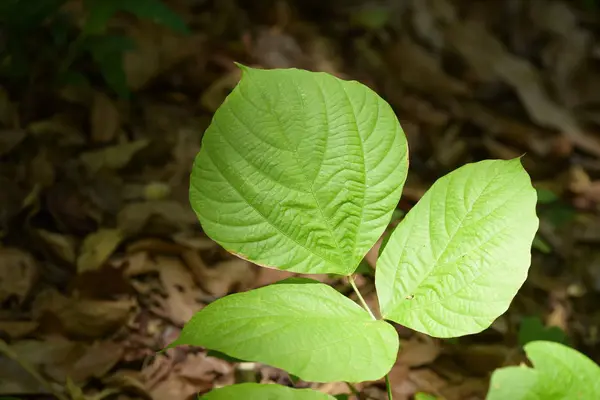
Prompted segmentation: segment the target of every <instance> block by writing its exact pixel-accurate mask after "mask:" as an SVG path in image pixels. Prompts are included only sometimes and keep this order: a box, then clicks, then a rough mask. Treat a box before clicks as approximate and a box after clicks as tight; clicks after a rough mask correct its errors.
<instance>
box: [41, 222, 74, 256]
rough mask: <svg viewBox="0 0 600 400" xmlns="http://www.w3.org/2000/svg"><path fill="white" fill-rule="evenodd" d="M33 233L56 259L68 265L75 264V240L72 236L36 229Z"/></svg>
mask: <svg viewBox="0 0 600 400" xmlns="http://www.w3.org/2000/svg"><path fill="white" fill-rule="evenodd" d="M35 233H36V234H37V235H38V236H39V237H40V238H41V239H42V240H43V241H44V243H45V244H46V245H47V246H48V248H49V250H50V251H51V252H52V253H53V254H54V255H55V256H57V257H58V258H60V259H61V260H63V261H66V262H68V263H69V264H75V260H76V258H77V256H76V254H75V239H74V238H73V237H72V236H68V235H62V234H60V233H56V232H50V231H47V230H45V229H36V230H35Z"/></svg>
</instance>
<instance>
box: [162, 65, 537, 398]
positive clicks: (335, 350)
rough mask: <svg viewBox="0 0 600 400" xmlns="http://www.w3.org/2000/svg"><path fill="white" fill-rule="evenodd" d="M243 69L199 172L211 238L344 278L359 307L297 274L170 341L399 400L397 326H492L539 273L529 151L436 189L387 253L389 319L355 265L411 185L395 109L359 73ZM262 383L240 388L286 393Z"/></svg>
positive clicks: (462, 173) (296, 268)
mask: <svg viewBox="0 0 600 400" xmlns="http://www.w3.org/2000/svg"><path fill="white" fill-rule="evenodd" d="M240 68H241V69H242V71H243V74H242V79H241V81H240V82H239V84H238V85H237V86H236V88H235V89H234V90H233V92H232V93H231V94H230V95H229V96H228V97H227V99H226V100H225V101H224V103H223V104H222V105H221V106H220V108H219V109H218V110H217V112H216V114H215V116H214V118H213V120H212V122H211V124H210V126H209V128H208V129H207V131H206V132H205V134H204V137H203V139H202V148H201V150H200V153H199V154H198V156H197V158H196V161H195V164H194V167H193V171H192V176H191V184H190V201H191V204H192V207H193V209H194V210H195V212H196V213H197V215H198V218H199V220H200V223H201V225H202V227H203V229H204V231H205V233H206V234H207V235H209V236H210V237H211V238H212V239H214V240H215V241H216V242H218V243H219V244H221V245H222V246H223V247H224V248H225V249H227V250H228V251H230V252H232V253H233V254H236V255H238V256H239V257H242V258H246V259H249V260H251V261H252V262H255V263H257V264H259V265H262V266H265V267H271V268H278V269H282V270H288V271H293V272H297V273H319V274H337V275H342V276H345V277H347V279H348V281H349V284H350V285H351V286H352V288H353V289H354V291H355V292H356V295H357V297H358V299H359V301H360V303H361V304H362V306H363V307H362V308H361V307H360V306H359V305H358V304H357V303H355V302H353V301H351V300H350V299H348V298H347V297H345V296H344V295H342V294H341V293H339V292H337V291H336V290H334V289H333V288H331V287H330V286H328V285H325V284H323V283H319V282H316V281H313V280H310V279H303V278H293V279H287V280H284V281H282V282H278V283H276V284H273V285H270V286H266V287H263V288H259V289H255V290H251V291H248V292H245V293H238V294H233V295H229V296H226V297H224V298H221V299H219V300H217V301H215V302H213V303H211V304H209V305H208V306H207V307H206V308H204V309H203V310H202V311H200V312H199V313H197V314H196V315H194V317H193V318H192V319H191V320H190V321H189V322H188V323H187V324H186V326H185V327H184V328H183V330H182V332H181V335H180V336H179V338H178V339H177V340H176V341H175V342H173V343H172V344H170V345H169V347H174V346H178V345H185V344H188V345H194V346H203V347H206V348H208V349H213V350H216V351H218V352H221V353H224V354H227V355H228V356H230V357H234V358H237V359H242V360H248V361H254V362H261V363H265V364H270V365H272V366H275V367H278V368H282V369H284V370H286V371H288V372H289V373H290V374H293V375H295V376H297V377H299V378H300V379H303V380H306V381H314V382H330V381H347V382H360V381H365V380H377V379H380V378H382V377H384V376H385V377H386V383H387V387H388V395H389V397H390V398H391V388H390V385H389V382H388V379H387V376H386V374H387V373H388V372H389V370H390V369H391V367H392V366H393V364H394V362H395V360H396V357H397V353H398V349H399V340H398V336H397V334H396V330H395V328H394V327H393V326H392V325H391V324H390V323H388V322H386V321H385V320H389V321H393V322H396V323H398V324H402V325H404V326H407V327H409V328H412V329H414V330H417V331H419V332H423V333H426V334H429V335H432V336H436V337H441V338H449V337H457V336H463V335H468V334H474V333H477V332H480V331H482V330H484V329H486V328H487V327H489V326H490V324H491V323H492V322H493V321H494V319H496V318H497V317H498V316H500V315H501V314H502V313H504V312H505V311H506V310H507V308H508V306H509V304H510V302H511V301H512V299H513V297H514V296H515V294H516V293H517V291H518V289H519V288H520V287H521V285H522V284H523V282H524V281H525V278H526V276H527V271H528V268H529V265H530V259H531V244H532V241H533V238H534V235H535V232H536V231H537V228H538V218H537V216H536V213H535V206H536V198H537V197H536V191H535V190H534V189H533V187H532V186H531V181H530V178H529V176H528V174H527V173H526V172H525V170H524V169H523V167H522V166H521V163H520V160H519V159H513V160H508V161H503V160H486V161H481V162H477V163H473V164H468V165H465V166H463V167H461V168H459V169H457V170H456V171H453V172H451V173H450V174H448V175H446V176H444V177H442V178H440V179H439V180H438V181H437V182H435V183H434V185H433V186H432V187H431V188H430V189H429V191H428V192H427V193H426V194H425V195H424V196H423V198H422V199H421V200H420V201H419V202H418V204H417V205H416V206H415V207H414V208H413V209H412V210H411V211H410V212H408V213H407V215H406V216H405V217H404V219H403V220H402V222H401V223H400V224H399V225H398V226H397V227H396V228H395V230H394V231H393V233H392V234H391V235H390V236H389V238H388V240H387V242H386V244H385V245H384V246H383V249H382V251H381V254H380V257H379V260H378V262H377V269H376V273H375V285H376V289H377V295H378V298H379V309H380V312H381V317H379V316H377V315H375V313H373V312H372V311H371V310H370V309H369V307H368V306H367V303H366V302H365V300H364V299H363V297H362V295H361V293H360V292H359V291H358V289H357V287H356V284H355V282H354V278H353V276H352V274H353V273H354V272H355V270H356V269H357V267H358V265H359V264H360V262H361V260H362V259H363V257H364V255H365V254H366V253H367V251H368V250H369V249H370V248H371V247H372V246H373V245H374V244H375V242H376V241H377V240H378V238H379V237H380V236H381V235H382V233H383V232H384V230H385V229H386V227H387V226H388V223H389V222H390V219H391V218H392V216H393V213H394V210H395V208H396V206H397V204H398V201H399V198H400V195H401V193H402V188H403V185H404V181H405V179H406V175H407V171H408V149H407V142H406V138H405V136H404V133H403V131H402V129H401V127H400V124H399V122H398V120H397V118H396V116H395V114H394V112H393V111H392V109H391V107H390V106H389V105H388V104H387V103H386V102H385V101H384V100H383V99H381V98H380V97H379V96H378V95H377V94H376V93H375V92H373V91H372V90H370V89H369V88H367V87H366V86H364V85H362V84H360V83H358V82H354V81H344V80H341V79H338V78H335V77H333V76H331V75H328V74H325V73H315V72H308V71H303V70H297V69H284V70H259V69H252V68H248V67H245V66H241V65H240ZM246 388H248V386H234V387H232V388H227V389H219V390H217V391H216V392H215V393H219V392H220V391H231V393H236V394H237V393H242V391H245V390H246ZM252 390H253V392H252V394H250V392H247V393H246V392H244V393H246V394H244V396H241V395H239V397H240V398H242V397H243V398H261V399H264V398H270V397H269V395H268V394H264V395H263V394H260V395H259V394H258V393H259V392H260V391H263V390H264V391H265V392H264V393H270V392H271V391H282V393H283V390H284V389H281V388H277V389H275V388H274V387H273V386H252ZM286 390H287V391H286V393H292V392H290V391H289V390H288V389H286ZM290 390H291V389H290ZM220 393H223V392H220ZM227 393H230V392H227ZM260 393H262V392H260ZM293 393H294V394H293V395H292V394H290V396H298V398H304V397H300V396H312V397H311V398H320V397H322V394H319V393H317V392H302V394H299V393H298V394H296V393H297V392H293ZM308 393H311V394H310V395H309V394H308ZM211 396H218V394H214V395H212V394H209V395H207V397H206V398H208V399H211V398H213V397H211ZM214 398H220V397H214ZM223 398H225V397H223ZM277 398H283V397H277ZM290 398H296V397H290ZM307 398H308V397H307Z"/></svg>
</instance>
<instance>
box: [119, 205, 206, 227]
mask: <svg viewBox="0 0 600 400" xmlns="http://www.w3.org/2000/svg"><path fill="white" fill-rule="evenodd" d="M152 217H160V218H161V219H162V220H164V221H166V222H167V223H168V224H169V225H172V226H173V227H174V228H177V229H185V228H187V227H189V226H190V225H192V224H196V223H197V218H196V215H195V214H194V212H193V211H192V209H191V208H189V207H184V206H183V205H182V204H181V203H179V202H176V201H171V200H155V201H146V202H139V203H129V204H127V205H126V206H125V207H123V209H122V210H121V211H120V212H119V215H118V216H117V224H118V226H119V228H120V229H122V230H123V232H125V233H127V234H128V235H133V234H136V233H138V232H139V231H141V230H142V229H143V228H144V226H145V225H146V223H147V222H148V220H149V219H150V218H152Z"/></svg>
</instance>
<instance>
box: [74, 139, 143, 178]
mask: <svg viewBox="0 0 600 400" xmlns="http://www.w3.org/2000/svg"><path fill="white" fill-rule="evenodd" d="M149 143H150V142H149V141H148V140H147V139H139V140H135V141H133V142H127V143H121V144H117V145H114V146H108V147H105V148H102V149H99V150H93V151H88V152H86V153H82V154H81V155H80V156H79V159H80V160H81V162H82V163H83V165H84V166H85V167H86V168H87V170H88V172H89V173H90V174H92V175H93V174H96V173H97V172H98V171H100V170H102V169H121V168H123V167H125V166H126V165H127V164H128V163H129V161H131V159H132V158H133V156H134V155H135V154H136V153H137V152H138V151H140V150H142V149H143V148H144V147H146V146H148V144H149Z"/></svg>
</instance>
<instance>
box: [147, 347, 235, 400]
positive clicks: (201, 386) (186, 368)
mask: <svg viewBox="0 0 600 400" xmlns="http://www.w3.org/2000/svg"><path fill="white" fill-rule="evenodd" d="M167 367H168V368H166V369H165V368H160V366H159V367H158V372H159V374H157V372H156V371H155V372H152V373H151V374H149V375H150V376H149V378H150V379H148V380H147V381H146V391H147V392H148V393H150V395H151V396H152V398H153V399H157V400H162V399H187V398H190V396H192V395H195V394H197V393H203V392H206V391H208V390H210V389H211V388H212V387H213V386H214V385H217V386H225V385H230V384H232V383H234V381H233V368H232V367H231V365H229V364H228V363H226V362H225V361H222V360H219V359H216V358H213V357H206V355H204V354H189V355H188V356H187V358H186V359H185V360H184V361H183V362H182V363H180V364H178V365H176V366H174V367H170V366H169V365H167ZM154 369H156V368H154ZM161 371H162V373H160V372H161ZM165 372H166V374H165ZM144 373H145V375H147V376H148V371H144Z"/></svg>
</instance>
